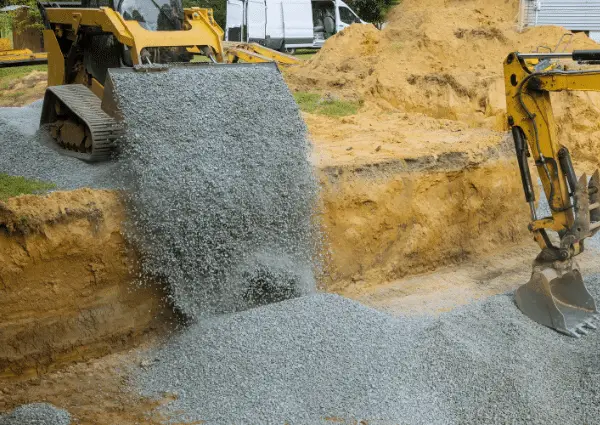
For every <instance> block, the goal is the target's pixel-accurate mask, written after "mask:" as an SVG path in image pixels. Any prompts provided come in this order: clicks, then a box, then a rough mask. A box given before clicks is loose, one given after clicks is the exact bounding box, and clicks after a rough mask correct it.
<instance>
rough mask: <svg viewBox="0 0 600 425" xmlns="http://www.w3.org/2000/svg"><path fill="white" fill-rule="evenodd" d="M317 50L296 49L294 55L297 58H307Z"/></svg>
mask: <svg viewBox="0 0 600 425" xmlns="http://www.w3.org/2000/svg"><path fill="white" fill-rule="evenodd" d="M317 52H318V50H317V49H298V50H296V53H294V56H295V57H297V58H298V59H302V60H308V59H310V58H312V57H313V56H314V55H315V54H316V53H317Z"/></svg>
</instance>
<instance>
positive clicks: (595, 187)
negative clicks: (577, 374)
mask: <svg viewBox="0 0 600 425" xmlns="http://www.w3.org/2000/svg"><path fill="white" fill-rule="evenodd" d="M561 59H572V60H574V61H577V62H579V63H580V64H583V65H599V64H600V50H580V51H574V52H572V53H564V52H563V53H556V52H551V53H518V52H515V53H511V54H510V55H508V57H507V59H506V60H505V62H504V77H505V88H506V105H507V115H508V124H509V126H510V128H511V131H512V136H513V139H514V144H515V150H516V155H517V161H518V164H519V169H520V173H521V179H522V183H523V189H524V191H525V200H526V201H527V203H528V204H529V207H530V211H531V222H530V224H529V230H530V231H531V232H532V233H533V236H534V239H535V241H536V242H537V243H538V244H539V246H540V248H541V249H542V252H541V253H540V254H539V255H538V257H537V258H536V260H535V261H534V264H533V273H532V276H531V279H530V280H529V282H528V283H526V284H525V285H523V286H521V287H520V288H518V289H517V291H516V294H515V301H516V304H517V306H518V307H519V309H520V310H521V311H522V312H523V313H524V314H526V315H527V316H528V317H530V318H531V319H533V320H535V321H536V322H538V323H540V324H542V325H545V326H548V327H550V328H553V329H555V330H557V331H559V332H562V333H564V334H567V335H570V336H573V337H579V336H581V335H585V334H586V333H587V332H588V331H589V330H590V329H596V324H595V323H594V321H595V320H596V319H598V318H600V316H599V315H598V310H597V307H596V303H595V300H594V298H593V297H592V296H591V294H590V293H589V292H588V289H587V288H586V286H585V283H584V281H583V278H582V276H581V273H580V271H579V267H578V265H577V262H576V260H575V257H576V256H577V255H578V254H580V253H582V252H583V250H584V241H585V239H586V238H588V237H591V236H593V235H594V234H595V233H597V232H598V230H600V192H599V190H600V174H599V172H598V170H596V172H595V173H594V174H593V176H592V177H591V179H589V180H588V178H587V176H586V175H585V174H583V175H582V176H580V177H578V176H577V175H576V173H575V170H574V168H573V164H572V162H571V156H570V153H569V150H568V149H567V148H566V147H565V146H563V145H561V144H560V143H559V141H558V138H557V127H556V122H555V120H554V116H553V113H552V105H551V103H550V93H552V92H557V91H562V90H587V91H600V68H599V69H594V68H593V67H592V68H590V69H588V67H587V66H586V67H581V69H578V70H570V71H566V70H561V69H558V68H554V69H552V68H550V69H549V68H545V69H541V68H539V67H538V68H537V69H536V68H535V67H533V66H531V65H530V64H531V60H535V61H549V60H561ZM529 158H531V159H532V160H533V163H534V165H535V167H536V169H537V171H538V174H539V177H540V180H541V182H542V186H543V189H544V193H545V195H546V199H547V201H548V205H549V207H550V212H551V216H550V217H541V218H540V217H538V213H537V210H536V198H535V191H534V183H533V180H532V178H531V173H530V169H529V162H530V161H529ZM549 232H553V233H549ZM552 234H556V235H557V238H556V239H555V240H554V241H553V240H552V239H551V236H552Z"/></svg>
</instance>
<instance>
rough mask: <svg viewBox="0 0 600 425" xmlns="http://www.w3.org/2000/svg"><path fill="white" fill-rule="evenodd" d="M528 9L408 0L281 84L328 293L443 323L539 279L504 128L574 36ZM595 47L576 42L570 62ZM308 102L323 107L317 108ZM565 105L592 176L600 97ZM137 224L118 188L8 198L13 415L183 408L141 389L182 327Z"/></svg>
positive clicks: (22, 95) (589, 263)
mask: <svg viewBox="0 0 600 425" xmlns="http://www.w3.org/2000/svg"><path fill="white" fill-rule="evenodd" d="M447 3H449V4H447ZM518 4H519V2H518V1H516V0H510V1H504V0H502V1H493V2H488V1H485V0H468V1H464V2H444V1H442V0H427V1H417V0H404V2H402V4H401V5H399V6H397V7H396V8H395V9H394V10H392V12H391V15H390V18H389V22H388V24H387V26H386V28H385V29H384V30H378V29H376V28H375V27H373V26H369V25H364V26H361V25H353V26H351V27H349V28H348V29H346V30H344V31H343V32H342V33H340V34H337V35H336V36H334V37H333V38H332V39H331V40H329V41H328V42H327V43H326V45H325V47H324V48H323V49H322V50H321V51H320V52H319V53H318V54H316V55H314V56H311V57H309V58H307V61H306V62H305V63H303V64H302V65H298V66H296V67H290V68H286V69H284V70H283V73H284V77H285V79H286V82H287V83H288V86H289V88H290V89H291V90H292V92H294V93H295V95H296V99H297V100H298V101H299V104H300V106H301V108H302V109H304V112H303V113H302V117H303V118H304V120H305V122H306V124H307V126H308V131H309V134H310V139H311V141H312V143H313V146H314V148H313V152H312V158H311V161H312V163H313V164H314V166H315V168H316V172H317V177H318V181H319V187H320V193H319V213H318V218H319V220H320V224H321V228H322V231H323V233H324V234H325V236H326V237H325V247H324V249H323V258H324V273H323V274H322V276H321V278H320V280H319V282H318V286H319V291H322V292H329V293H335V294H339V295H342V296H344V297H347V298H350V299H352V300H356V301H359V302H360V303H362V304H365V305H367V306H370V307H373V308H375V309H377V310H380V311H384V312H387V313H391V314H392V315H394V316H403V317H404V316H407V317H410V316H421V315H433V316H437V315H439V314H441V313H446V312H450V311H453V310H454V309H456V308H457V307H459V306H462V305H466V304H470V303H473V302H474V301H477V300H482V299H485V298H488V297H490V296H493V295H497V294H503V293H506V292H509V291H513V290H514V289H516V288H517V287H518V286H519V285H521V284H523V283H524V282H526V281H527V279H528V278H529V275H530V273H531V262H532V260H533V259H534V258H535V256H536V255H537V253H538V248H537V245H536V244H535V243H534V242H533V241H532V239H531V237H530V235H529V232H528V231H527V224H528V218H529V212H528V207H527V204H526V203H525V202H524V198H523V193H522V192H523V189H522V186H521V181H520V176H519V172H518V167H517V164H516V162H515V160H514V153H513V146H512V139H510V137H509V136H508V133H507V131H506V124H505V120H506V117H505V115H504V100H503V96H504V86H503V77H502V60H503V58H504V57H505V56H506V55H507V54H508V53H509V52H511V51H513V50H521V51H531V50H534V49H535V48H536V47H537V46H538V45H542V44H543V45H554V44H555V43H556V42H557V40H558V39H559V38H560V36H561V35H562V34H563V33H564V32H565V30H564V29H561V28H555V27H543V28H535V29H528V30H526V31H525V32H520V31H518V28H517V19H516V16H517V12H518ZM440 7H445V13H443V14H439V13H437V12H438V11H439V9H440ZM595 47H596V48H597V45H596V44H595V43H594V42H593V41H591V40H590V39H588V38H587V37H586V36H584V35H583V34H576V35H575V36H574V37H573V42H572V45H571V48H595ZM11 72H12V71H11ZM45 78H46V74H45V69H44V68H43V67H36V68H32V69H26V70H22V71H19V72H18V73H13V74H11V73H0V88H1V89H2V91H1V93H0V106H2V107H22V106H24V105H28V104H30V103H31V102H32V101H34V100H37V99H41V98H42V97H43V92H44V89H45ZM307 94H309V95H311V96H316V97H314V98H315V99H317V100H316V101H315V102H313V104H312V106H311V107H310V108H308V107H306V108H303V104H302V102H301V100H302V99H306V95H307ZM553 101H554V103H555V108H556V114H557V117H558V120H559V133H560V136H561V138H562V139H561V140H562V142H563V143H565V144H566V145H567V146H569V148H570V149H571V151H572V154H573V157H574V160H575V162H576V168H577V169H578V170H579V172H583V171H585V172H592V171H593V170H594V169H595V168H596V167H597V166H598V163H599V158H600V157H599V156H598V153H597V152H598V146H597V143H596V142H595V141H596V140H597V136H598V135H599V134H600V124H598V122H599V121H598V116H600V97H598V96H596V94H572V93H560V94H558V95H556V96H555V97H553ZM307 110H310V111H312V112H307ZM18 111H19V110H17V109H14V110H11V111H10V113H11V114H13V115H14V114H18V113H19V112H18ZM0 112H1V111H0ZM28 114H31V112H28ZM24 122H25V121H24ZM26 122H27V125H35V123H33V124H32V121H31V120H29V121H26ZM34 131H35V128H32V129H31V131H29V133H33V132H34ZM2 171H3V170H1V169H0V176H1V174H2ZM40 178H41V177H40ZM76 186H77V185H76V184H75V187H76ZM82 186H85V185H82ZM75 187H70V188H69V189H75ZM33 190H35V188H34V189H33ZM541 203H542V204H543V203H544V201H543V200H542V202H541ZM125 214H126V212H125V207H124V205H123V202H122V200H121V198H120V197H119V196H118V194H117V192H116V191H114V190H110V189H109V190H104V189H90V188H85V187H82V188H79V189H75V190H69V191H62V190H58V191H53V190H52V193H50V194H47V193H44V194H30V195H22V196H16V197H14V196H11V197H7V198H6V199H2V200H0V250H1V253H2V255H1V256H0V294H3V295H2V297H0V414H1V413H4V412H8V411H11V410H12V409H14V408H15V407H17V406H20V405H22V404H27V403H32V402H39V401H44V402H49V403H52V404H54V405H55V406H57V407H59V408H63V409H65V410H67V411H69V412H70V413H71V414H72V416H73V417H74V418H75V419H76V420H77V422H74V423H78V424H84V425H86V424H90V425H92V424H93V425H104V424H120V425H121V424H122V425H134V424H142V423H144V424H146V423H148V424H157V425H158V424H163V423H166V422H165V421H167V420H168V419H169V418H168V417H166V416H164V411H163V410H162V408H161V407H162V406H164V405H166V404H168V403H169V402H171V401H173V400H174V399H176V398H177V397H178V395H177V394H169V393H165V394H163V397H162V398H160V399H156V398H151V397H144V396H142V395H140V394H139V393H137V392H135V391H132V389H131V382H130V374H131V373H130V371H131V370H132V369H138V368H141V369H144V368H147V367H150V364H151V363H152V360H149V359H148V357H147V353H148V350H149V349H152V348H154V347H157V346H158V345H160V343H161V342H163V341H164V340H165V338H167V337H168V336H169V335H171V333H173V332H175V331H176V330H177V329H178V327H179V326H180V325H179V324H178V320H177V317H176V315H175V314H174V313H173V312H172V309H171V306H170V305H168V303H165V301H164V299H165V293H164V290H163V288H161V287H160V285H155V286H152V285H150V286H145V287H142V288H140V287H138V286H136V285H134V284H133V282H134V281H135V280H136V277H137V276H138V274H139V264H138V262H139V258H138V253H137V252H136V249H135V247H132V246H130V244H129V243H128V242H127V240H126V238H125V237H124V236H123V233H124V229H123V228H122V222H123V221H124V215H125ZM598 255H600V242H599V241H598V240H597V238H595V239H594V240H592V241H590V243H588V245H587V251H586V252H585V253H584V254H582V255H581V256H580V257H578V258H579V264H580V266H581V268H582V271H583V275H584V276H587V275H594V274H597V273H600V263H599V262H598ZM515 308H516V307H515ZM82 311H84V312H85V314H82ZM596 336H597V335H594V336H593V338H596ZM561 338H562V337H561ZM9 342H10V343H9ZM565 360H566V359H565ZM358 419H360V418H357V420H358ZM325 422H331V423H336V422H343V421H342V420H341V419H338V418H335V417H329V418H325ZM168 423H173V422H168ZM186 423H202V422H186ZM343 423H348V424H349V423H353V422H343ZM373 423H376V422H373ZM482 423H483V422H482ZM488 423H489V422H488ZM590 423H592V422H590Z"/></svg>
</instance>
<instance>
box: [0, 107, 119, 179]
mask: <svg viewBox="0 0 600 425" xmlns="http://www.w3.org/2000/svg"><path fill="white" fill-rule="evenodd" d="M41 110H42V101H41V100H40V101H36V102H34V103H32V104H30V105H28V106H24V107H20V108H0V173H5V174H9V175H13V176H25V177H28V178H33V179H39V180H43V181H47V182H52V183H55V184H56V186H57V188H58V189H77V188H80V187H91V188H96V189H106V188H113V187H115V182H114V178H113V174H114V169H115V165H116V164H115V163H114V162H107V163H103V164H95V165H91V164H86V163H85V162H82V161H80V160H78V159H75V158H69V157H66V156H64V155H61V154H59V153H58V152H57V151H55V150H54V149H52V148H49V147H48V146H47V145H45V144H43V143H41V140H42V139H41V137H42V136H41V135H40V134H38V132H37V130H38V126H39V122H40V114H41Z"/></svg>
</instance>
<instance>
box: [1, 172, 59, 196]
mask: <svg viewBox="0 0 600 425" xmlns="http://www.w3.org/2000/svg"><path fill="white" fill-rule="evenodd" d="M55 187H56V185H55V184H54V183H47V182H43V181H40V180H31V179H26V178H25V177H20V176H18V177H15V176H9V175H8V174H3V173H0V200H2V201H5V200H7V199H8V198H12V197H13V196H18V195H27V194H35V193H40V192H45V191H47V190H50V189H54V188H55Z"/></svg>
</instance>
